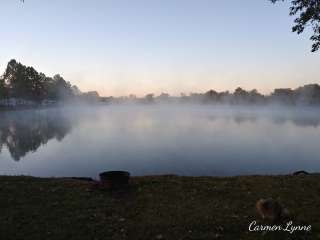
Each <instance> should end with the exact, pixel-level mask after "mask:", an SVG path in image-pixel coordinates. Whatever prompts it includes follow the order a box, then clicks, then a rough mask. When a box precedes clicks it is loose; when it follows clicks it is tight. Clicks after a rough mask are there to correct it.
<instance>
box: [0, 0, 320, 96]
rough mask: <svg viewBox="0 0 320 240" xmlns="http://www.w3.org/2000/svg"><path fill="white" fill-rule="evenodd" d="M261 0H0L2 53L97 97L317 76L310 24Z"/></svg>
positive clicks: (252, 85) (271, 84) (263, 84)
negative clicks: (297, 28)
mask: <svg viewBox="0 0 320 240" xmlns="http://www.w3.org/2000/svg"><path fill="white" fill-rule="evenodd" d="M288 7H289V5H288V3H279V4H276V5H273V4H271V3H270V2H269V1H268V0H241V1H240V0H229V1H221V0H25V3H22V2H20V0H0V9H1V14H0V71H1V72H3V71H4V70H5V67H6V64H7V62H8V61H9V60H10V59H12V58H14V59H16V60H17V61H19V62H21V63H23V64H25V65H28V66H33V67H34V68H35V69H37V70H38V71H40V72H44V73H45V74H46V75H48V76H53V75H54V74H57V73H59V74H61V75H62V76H63V77H64V78H65V79H66V80H68V81H70V82H71V83H72V84H75V85H77V86H78V87H79V88H80V89H81V90H82V91H92V90H97V91H98V92H99V93H100V95H102V96H111V95H112V96H123V95H129V94H136V95H137V96H144V95H145V94H148V93H155V94H160V93H162V92H166V93H169V94H171V95H180V93H182V92H183V93H186V94H189V93H194V92H204V91H207V90H209V89H215V90H218V91H224V90H229V91H231V92H232V91H234V89H235V88H236V87H238V86H240V87H242V88H244V89H247V90H251V89H257V90H258V91H260V92H262V93H265V94H268V93H270V92H271V91H272V90H273V89H274V88H279V87H291V88H295V87H298V86H301V85H304V84H308V83H320V79H319V76H320V68H319V63H320V52H318V53H311V52H310V49H311V42H310V41H309V39H308V38H309V37H310V34H311V32H310V31H309V32H306V33H305V34H302V35H297V34H295V33H292V32H291V27H292V24H293V18H292V17H290V16H289V14H288V13H289V10H288Z"/></svg>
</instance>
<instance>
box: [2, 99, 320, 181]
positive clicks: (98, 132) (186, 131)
mask: <svg viewBox="0 0 320 240" xmlns="http://www.w3.org/2000/svg"><path fill="white" fill-rule="evenodd" d="M319 125H320V110H319V109H314V108H303V109H302V108H290V109H287V108H280V107H277V108H262V109H257V108H252V107H251V108H250V107H236V108H231V107H214V106H199V105H180V106H179V105H174V106H159V105H158V106H157V105H145V106H120V105H118V106H99V107H72V108H71V107H65V108H59V109H42V110H24V111H13V112H1V113H0V175H3V174H6V175H17V174H19V175H20V174H24V175H33V176H90V177H96V176H97V174H98V173H99V172H101V171H104V170H119V169H121V170H128V171H130V172H131V173H132V174H133V175H150V174H152V175H153V174H179V175H195V176H198V175H219V176H223V175H242V174H279V173H281V174H283V173H290V172H292V171H296V170H301V169H303V170H307V171H311V172H313V171H320V158H319V152H320V127H319Z"/></svg>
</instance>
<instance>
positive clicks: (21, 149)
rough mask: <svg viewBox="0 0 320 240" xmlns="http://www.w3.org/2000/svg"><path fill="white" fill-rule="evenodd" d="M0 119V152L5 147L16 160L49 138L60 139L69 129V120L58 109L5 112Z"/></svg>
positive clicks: (34, 149)
mask: <svg viewBox="0 0 320 240" xmlns="http://www.w3.org/2000/svg"><path fill="white" fill-rule="evenodd" d="M0 119H1V121H0V152H1V149H2V147H7V149H8V150H9V152H10V154H11V156H12V158H13V159H14V160H16V161H19V160H20V158H22V157H24V156H25V155H26V154H27V153H28V152H34V151H36V150H37V149H38V148H39V147H40V146H41V145H44V144H46V143H47V142H48V141H49V140H50V139H53V138H55V139H57V140H58V141H61V140H62V139H63V138H64V137H65V136H66V135H67V134H68V132H70V130H71V121H70V120H69V119H68V118H67V117H65V116H63V115H61V113H59V111H19V112H6V113H2V114H1V115H0Z"/></svg>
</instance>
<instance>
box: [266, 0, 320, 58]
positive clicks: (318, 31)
mask: <svg viewBox="0 0 320 240" xmlns="http://www.w3.org/2000/svg"><path fill="white" fill-rule="evenodd" d="M270 1H271V2H273V3H275V2H279V1H282V2H283V1H285V0H270ZM290 15H291V16H294V15H299V16H298V17H297V18H296V19H295V20H294V22H295V25H294V26H293V27H292V31H293V32H296V33H297V34H300V33H302V32H303V31H304V30H305V27H307V26H311V27H312V29H313V35H312V36H311V37H310V40H311V41H313V42H314V43H313V44H312V49H311V51H312V52H315V51H317V50H318V49H319V47H320V0H291V7H290Z"/></svg>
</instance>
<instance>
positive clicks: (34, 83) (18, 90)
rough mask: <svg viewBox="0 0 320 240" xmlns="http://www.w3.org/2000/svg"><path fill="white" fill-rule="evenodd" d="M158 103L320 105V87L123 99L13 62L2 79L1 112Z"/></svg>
mask: <svg viewBox="0 0 320 240" xmlns="http://www.w3.org/2000/svg"><path fill="white" fill-rule="evenodd" d="M78 103H80V104H99V103H100V104H121V103H137V104H140V103H141V104H155V103H169V104H171V103H197V104H212V105H214V104H224V105H258V106H263V105H270V104H271V105H275V104H276V105H286V106H320V85H319V84H316V83H315V84H307V85H304V86H301V87H298V88H296V89H291V88H278V89H274V91H273V92H272V93H271V94H269V95H263V94H261V93H259V92H258V91H257V90H256V89H253V90H245V89H243V88H241V87H238V88H237V89H235V90H234V91H233V92H229V91H223V92H218V91H215V90H213V89H211V90H209V91H207V92H204V93H190V94H185V93H181V95H180V96H170V95H169V94H168V93H162V94H160V95H158V96H156V95H155V94H153V93H148V94H146V95H145V96H144V97H137V96H136V95H134V94H131V95H129V96H121V97H114V96H108V97H102V96H100V95H99V93H98V92H97V91H90V92H82V91H81V90H80V89H79V88H78V87H77V86H75V85H72V84H71V83H70V82H69V81H67V80H65V79H64V78H63V77H62V76H61V75H59V74H56V75H54V76H53V77H48V76H46V75H45V74H44V73H41V72H37V71H36V70H35V69H34V68H33V67H30V66H25V65H23V64H21V63H19V62H17V61H16V60H14V59H12V60H10V61H9V62H8V64H7V67H6V69H5V71H4V73H3V75H2V76H0V109H1V108H19V107H22V108H25V107H31V108H32V107H39V106H45V107H47V106H57V105H58V106H61V105H67V104H78Z"/></svg>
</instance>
